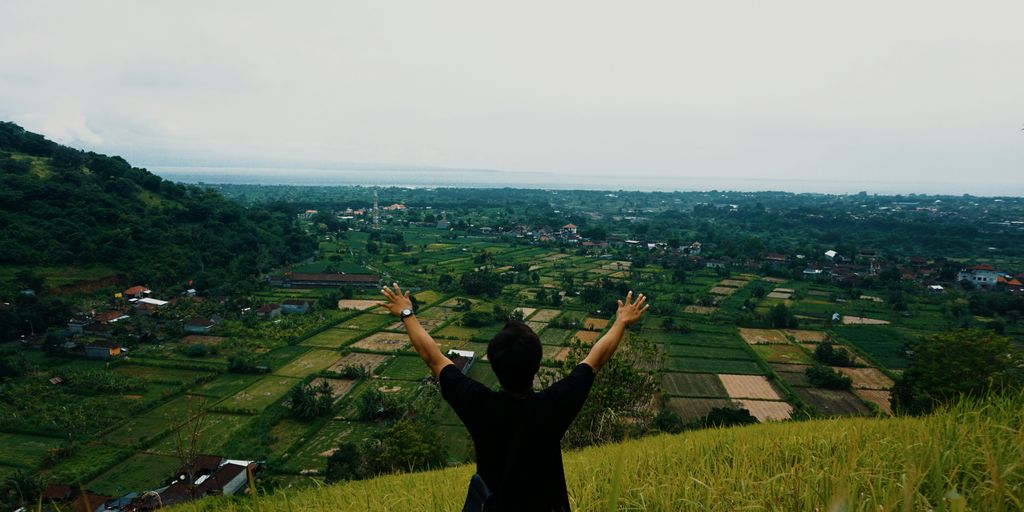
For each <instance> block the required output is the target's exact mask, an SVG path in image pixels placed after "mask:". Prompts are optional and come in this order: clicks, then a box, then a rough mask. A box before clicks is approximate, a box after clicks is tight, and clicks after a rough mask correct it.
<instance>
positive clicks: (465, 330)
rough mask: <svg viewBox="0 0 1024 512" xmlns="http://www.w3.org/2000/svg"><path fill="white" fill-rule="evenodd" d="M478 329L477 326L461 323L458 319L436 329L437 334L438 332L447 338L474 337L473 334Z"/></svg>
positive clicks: (462, 338)
mask: <svg viewBox="0 0 1024 512" xmlns="http://www.w3.org/2000/svg"><path fill="white" fill-rule="evenodd" d="M477 331H478V329H477V328H474V327H466V326H463V325H459V324H458V321H456V322H453V323H451V324H449V325H446V326H445V327H443V328H441V329H439V330H437V331H435V334H437V335H438V336H443V337H445V338H457V339H460V340H468V339H470V338H472V337H473V335H474V334H476V333H477Z"/></svg>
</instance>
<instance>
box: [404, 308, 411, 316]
mask: <svg viewBox="0 0 1024 512" xmlns="http://www.w3.org/2000/svg"><path fill="white" fill-rule="evenodd" d="M411 314H412V310H411V309H403V310H402V316H403V317H405V316H409V315H411Z"/></svg>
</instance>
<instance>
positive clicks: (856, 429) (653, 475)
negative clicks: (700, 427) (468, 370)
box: [177, 395, 1024, 512]
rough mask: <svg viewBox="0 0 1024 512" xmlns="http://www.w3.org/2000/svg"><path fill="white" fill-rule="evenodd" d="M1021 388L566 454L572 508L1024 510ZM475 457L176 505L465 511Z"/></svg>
mask: <svg viewBox="0 0 1024 512" xmlns="http://www.w3.org/2000/svg"><path fill="white" fill-rule="evenodd" d="M1022 429H1024V395H1016V396H1008V397H1000V398H994V399H991V400H988V401H986V402H984V403H975V404H963V405H959V406H956V407H953V408H950V409H948V410H945V411H943V412H941V413H939V414H935V415H932V416H928V417H923V418H896V419H842V420H816V421H807V422H799V423H776V424H765V425H756V426H750V427H742V428H730V429H721V430H704V431H696V432H689V433H684V434H680V435H672V436H670V435H663V436H657V437H650V438H645V439H640V440H636V441H630V442H625V443H622V444H615V445H606V446H600V447H592V448H588V449H584V450H580V451H576V452H570V453H567V454H566V455H565V465H566V477H567V479H568V484H569V494H570V496H571V498H572V501H573V505H574V509H576V510H664V511H669V510H672V511H674V510H766V509H767V510H837V511H846V510H873V511H877V510H986V511H1000V510H1022V509H1024V432H1022ZM472 472H473V466H462V467H457V468H450V469H445V470H439V471H431V472H424V473H413V474H402V475H391V476H385V477H381V478H376V479H373V480H366V481H361V482H352V483H346V484H339V485H332V486H324V487H322V488H313V489H303V490H297V491H287V490H283V491H277V492H275V493H273V494H269V495H261V496H259V497H257V498H256V499H250V498H238V497H233V498H212V499H206V500H201V501H199V502H197V503H194V504H191V505H185V506H181V507H178V509H177V510H182V511H188V510H196V511H199V510H218V511H220V510H231V511H246V512H248V511H254V512H255V511H259V512H276V511H290V510H331V511H341V510H393V511H408V510H451V511H457V510H461V507H462V501H463V499H464V497H465V491H466V486H467V483H468V481H469V477H470V475H471V474H472Z"/></svg>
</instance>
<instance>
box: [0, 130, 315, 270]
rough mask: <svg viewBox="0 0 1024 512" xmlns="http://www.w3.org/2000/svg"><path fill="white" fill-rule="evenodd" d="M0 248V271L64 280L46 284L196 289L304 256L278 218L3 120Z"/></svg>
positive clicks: (305, 243) (302, 243)
mask: <svg viewBox="0 0 1024 512" xmlns="http://www.w3.org/2000/svg"><path fill="white" fill-rule="evenodd" d="M0 247H3V250H2V251H0V266H3V267H7V268H16V269H25V268H29V269H33V270H36V269H40V270H41V271H40V272H39V274H40V275H42V276H44V277H46V276H49V275H51V274H53V275H54V277H57V278H62V279H63V280H61V281H58V280H56V279H55V281H58V282H53V283H46V285H47V286H51V287H52V286H55V285H59V283H63V282H65V281H67V280H68V279H67V277H68V276H65V275H58V274H57V273H55V272H53V271H52V269H53V268H65V267H68V266H74V267H77V268H83V269H86V272H85V274H86V275H87V276H88V277H85V278H87V279H88V278H94V277H95V276H94V275H91V274H93V273H90V272H89V270H92V269H96V268H101V269H104V270H107V271H109V272H116V273H119V274H122V275H125V276H128V277H129V278H130V279H132V280H136V281H140V282H146V283H149V284H151V285H169V284H177V283H183V282H185V281H187V280H194V281H195V283H196V286H197V287H200V288H205V289H209V288H215V287H219V286H225V285H234V284H235V283H237V282H238V281H239V280H241V279H244V278H246V277H250V276H255V275H258V274H259V273H260V272H265V271H267V270H269V269H270V268H272V267H273V266H275V265H279V264H281V263H283V262H285V261H286V260H294V259H302V257H304V256H305V255H308V254H309V253H311V252H312V249H313V246H312V241H311V240H310V239H309V238H308V237H307V236H305V235H304V234H303V233H302V232H301V231H300V230H299V229H298V228H297V227H296V226H295V223H294V216H292V215H290V214H289V212H287V211H272V210H269V209H265V208H256V207H252V208H245V207H243V206H241V205H239V204H237V203H235V202H232V201H229V200H227V199H225V198H224V197H222V196H221V195H220V194H219V193H217V192H214V191H210V190H204V189H201V188H198V187H191V186H184V185H179V184H176V183H172V182H170V181H166V180H164V179H162V178H160V177H159V176H156V175H154V174H152V173H150V172H148V171H146V170H145V169H139V168H135V167H132V166H131V165H130V164H129V163H128V162H126V161H125V160H124V159H122V158H120V157H116V156H106V155H100V154H97V153H93V152H86V151H81V150H77V149H73V148H69V147H66V146H62V145H60V144H57V143H55V142H52V141H49V140H46V138H44V137H43V136H42V135H39V134H35V133H31V132H28V131H25V130H24V129H23V128H21V127H20V126H18V125H16V124H14V123H7V122H0ZM47 269H50V270H47ZM2 270H3V268H0V271H2ZM0 273H2V272H0ZM7 273H8V274H9V273H11V272H7Z"/></svg>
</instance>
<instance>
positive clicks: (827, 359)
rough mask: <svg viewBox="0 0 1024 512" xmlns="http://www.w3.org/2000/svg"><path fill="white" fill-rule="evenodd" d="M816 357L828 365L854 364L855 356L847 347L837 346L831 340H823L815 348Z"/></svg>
mask: <svg viewBox="0 0 1024 512" xmlns="http://www.w3.org/2000/svg"><path fill="white" fill-rule="evenodd" d="M814 358H815V359H817V360H818V362H819V363H821V364H825V365H828V366H853V365H854V364H853V358H852V357H850V352H848V351H847V350H846V349H845V348H835V347H834V346H833V345H832V343H831V342H828V341H823V342H821V343H820V344H818V347H817V348H815V349H814Z"/></svg>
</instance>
